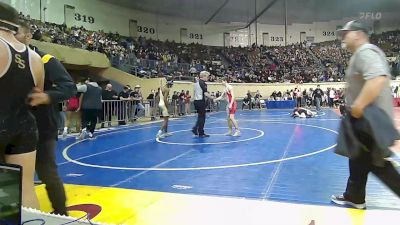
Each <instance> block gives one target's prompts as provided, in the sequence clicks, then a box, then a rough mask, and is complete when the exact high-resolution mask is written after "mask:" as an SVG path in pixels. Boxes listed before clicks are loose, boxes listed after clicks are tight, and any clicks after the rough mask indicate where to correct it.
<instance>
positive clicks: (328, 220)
mask: <svg viewBox="0 0 400 225" xmlns="http://www.w3.org/2000/svg"><path fill="white" fill-rule="evenodd" d="M396 112H397V111H396ZM399 112H400V111H399ZM290 114H291V111H290V110H252V111H249V110H245V111H238V112H237V113H236V118H237V119H238V121H239V127H240V130H241V134H242V135H241V136H240V137H232V136H225V135H224V133H226V132H227V125H226V114H225V112H218V113H211V114H208V115H207V120H206V129H205V131H206V133H208V134H210V135H211V136H210V137H209V138H203V139H201V138H196V137H193V135H192V133H191V128H192V126H193V125H194V123H195V120H196V117H195V115H193V116H187V117H182V118H178V119H174V120H171V121H170V125H169V131H170V132H171V133H173V135H172V136H170V137H167V138H165V139H161V140H156V139H155V134H156V133H157V131H158V129H159V126H160V123H159V122H153V123H148V124H142V125H133V126H124V127H118V128H111V129H105V130H102V131H99V132H98V133H97V135H96V139H94V140H82V141H76V140H75V138H74V137H69V138H67V139H66V140H60V141H59V142H58V151H57V158H58V165H59V171H60V174H61V176H62V179H63V180H64V182H65V184H66V191H67V196H68V206H70V210H71V211H70V212H71V215H72V216H77V217H78V216H81V215H82V214H83V213H84V212H88V211H89V212H91V217H92V219H93V221H94V222H96V221H97V222H105V223H113V224H135V225H138V224H143V225H153V224H154V225H161V224H162V225H165V224H174V225H187V224H191V225H192V224H203V225H204V224H232V225H233V224H274V225H275V224H293V225H295V224H301V225H309V224H318V225H324V224H335V225H337V224H341V225H347V224H349V225H350V224H351V225H353V224H354V225H356V224H357V225H358V224H382V222H383V221H390V222H387V224H397V223H398V222H395V221H399V220H400V211H399V210H400V201H399V199H398V197H397V196H395V195H394V194H393V193H392V192H390V190H388V189H387V188H386V187H385V186H384V185H382V184H381V183H380V181H378V180H377V179H376V178H375V177H374V176H373V175H371V176H370V180H369V183H368V187H367V207H368V209H367V210H354V209H346V208H341V207H337V206H334V205H332V204H331V203H330V196H331V195H332V194H340V193H342V192H343V191H344V188H345V185H346V182H347V176H348V165H347V159H346V158H344V157H341V156H338V155H336V154H335V153H333V150H334V148H335V146H336V137H337V130H338V126H339V123H340V118H339V115H338V114H337V112H336V111H335V110H330V109H325V110H324V111H323V112H322V113H320V114H319V115H318V116H317V117H316V118H309V119H300V118H296V119H293V118H291V117H290ZM396 114H399V116H398V118H400V113H396ZM396 121H397V120H396ZM393 160H394V163H395V164H396V165H399V162H400V158H399V157H398V156H396V155H394V157H393ZM37 191H38V193H39V198H40V201H41V206H42V210H44V211H51V206H50V203H49V202H48V200H47V196H46V192H45V189H44V187H43V185H40V186H38V187H37Z"/></svg>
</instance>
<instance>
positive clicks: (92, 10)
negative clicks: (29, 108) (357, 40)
mask: <svg viewBox="0 0 400 225" xmlns="http://www.w3.org/2000/svg"><path fill="white" fill-rule="evenodd" d="M0 1H2V2H6V3H8V4H11V5H13V6H14V7H16V8H17V9H18V10H19V11H21V12H22V13H23V14H25V15H30V16H31V17H32V18H34V19H40V6H39V2H40V0H0ZM64 5H70V6H73V7H75V13H77V14H79V16H78V17H76V18H72V23H73V24H72V25H75V26H83V27H85V28H86V29H89V30H96V31H97V30H104V31H105V32H109V31H111V32H118V33H120V34H122V35H124V36H129V35H130V31H129V21H130V20H136V21H137V26H140V27H141V32H138V33H137V35H140V36H144V37H146V38H152V39H159V40H162V41H165V40H174V41H175V42H181V41H182V42H184V43H192V42H196V43H201V44H204V45H211V46H224V33H229V35H227V36H228V39H229V41H226V43H225V44H226V45H232V46H239V45H241V46H246V45H249V44H252V43H254V42H255V36H256V35H255V25H254V24H252V25H251V26H250V28H245V29H240V28H243V27H244V26H245V23H232V24H227V23H209V24H207V25H204V21H189V20H186V19H184V20H183V19H181V18H174V17H170V16H161V15H156V14H151V13H146V12H142V11H138V10H135V9H130V8H126V7H120V6H117V5H113V4H109V3H106V2H102V1H98V0H84V1H83V0H42V8H44V7H46V8H47V9H46V11H45V13H43V11H42V20H43V19H44V18H45V20H46V21H47V22H53V23H57V24H62V23H64V20H65V14H64ZM188 13H190V12H188ZM381 14H382V17H381V19H380V21H379V25H378V26H377V29H376V31H377V32H383V31H387V30H394V29H398V28H400V23H399V22H398V20H397V19H396V18H398V16H397V15H396V14H394V13H384V12H382V13H381ZM359 17H360V15H355V16H354V17H353V18H344V19H343V20H334V21H329V22H314V23H312V24H290V25H288V26H287V44H292V43H299V42H300V33H301V32H305V37H308V38H310V39H314V42H323V41H329V40H334V39H335V38H336V36H335V30H336V29H337V27H338V26H342V25H343V24H344V23H345V22H346V21H349V20H351V19H357V18H359ZM89 18H90V19H91V20H89ZM370 23H371V24H372V23H373V20H372V19H371V20H370ZM181 28H186V29H187V32H184V33H183V36H181ZM145 31H147V32H145ZM149 31H152V32H149ZM266 33H268V35H266ZM303 38H304V37H303ZM225 39H226V38H225ZM257 43H258V44H259V45H260V44H265V45H268V46H279V45H281V46H283V45H284V44H285V27H284V26H283V25H268V24H257Z"/></svg>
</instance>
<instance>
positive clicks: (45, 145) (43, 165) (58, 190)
mask: <svg viewBox="0 0 400 225" xmlns="http://www.w3.org/2000/svg"><path fill="white" fill-rule="evenodd" d="M56 143H57V142H56V140H55V139H49V140H40V139H39V143H38V146H37V151H36V173H37V175H38V178H39V179H40V180H41V181H42V182H43V183H44V184H45V185H46V190H47V195H48V196H49V200H50V202H51V204H52V207H53V209H54V212H55V213H57V214H61V215H67V209H66V205H65V202H66V200H67V199H66V196H65V190H64V186H63V182H62V180H61V178H60V176H59V175H58V170H57V164H56V156H55V149H56Z"/></svg>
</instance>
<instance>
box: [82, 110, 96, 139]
mask: <svg viewBox="0 0 400 225" xmlns="http://www.w3.org/2000/svg"><path fill="white" fill-rule="evenodd" d="M98 116H99V110H98V109H83V112H82V128H86V130H88V131H89V132H90V133H92V134H93V133H94V129H95V128H96V123H97V117H98Z"/></svg>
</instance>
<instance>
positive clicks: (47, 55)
mask: <svg viewBox="0 0 400 225" xmlns="http://www.w3.org/2000/svg"><path fill="white" fill-rule="evenodd" d="M53 57H54V56H52V55H50V54H46V55H44V56H43V57H42V62H43V63H44V64H46V63H48V62H49V60H50V59H51V58H53Z"/></svg>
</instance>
